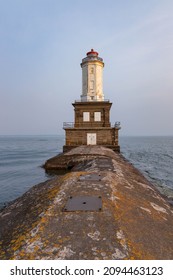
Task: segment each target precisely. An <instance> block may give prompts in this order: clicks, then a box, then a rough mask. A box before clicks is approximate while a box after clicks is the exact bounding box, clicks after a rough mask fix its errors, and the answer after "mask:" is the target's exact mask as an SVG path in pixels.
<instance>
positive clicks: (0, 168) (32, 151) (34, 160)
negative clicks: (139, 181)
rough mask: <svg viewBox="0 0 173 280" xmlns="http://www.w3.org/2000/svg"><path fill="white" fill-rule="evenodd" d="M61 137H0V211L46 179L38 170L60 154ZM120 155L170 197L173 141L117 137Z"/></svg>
mask: <svg viewBox="0 0 173 280" xmlns="http://www.w3.org/2000/svg"><path fill="white" fill-rule="evenodd" d="M63 145H64V136H0V207H2V206H3V205H4V203H8V202H10V201H12V200H14V199H16V198H17V197H19V196H21V195H22V194H23V193H24V192H26V191H27V190H28V189H29V188H31V187H32V186H34V185H36V184H38V183H40V182H44V181H46V180H47V179H49V178H50V176H48V175H47V174H46V173H45V171H44V169H43V168H41V166H42V165H43V164H44V162H45V161H46V160H47V159H48V158H50V157H53V156H55V155H57V154H58V153H61V152H62V146H63ZM120 146H121V153H122V154H123V155H124V156H125V157H126V158H127V159H128V160H129V161H130V162H132V163H133V164H134V165H135V166H136V167H137V168H138V169H139V170H140V171H142V173H143V174H144V175H145V176H146V177H147V178H148V179H149V180H150V181H152V182H153V183H154V185H156V186H157V187H158V188H159V190H160V191H161V192H162V193H164V194H165V195H167V196H172V197H173V173H172V170H173V137H120Z"/></svg>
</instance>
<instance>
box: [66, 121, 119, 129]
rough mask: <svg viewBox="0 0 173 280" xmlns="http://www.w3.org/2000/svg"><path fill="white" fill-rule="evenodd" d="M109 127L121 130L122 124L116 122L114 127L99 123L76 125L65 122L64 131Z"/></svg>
mask: <svg viewBox="0 0 173 280" xmlns="http://www.w3.org/2000/svg"><path fill="white" fill-rule="evenodd" d="M107 127H112V128H115V129H120V128H121V126H120V122H115V124H114V125H113V126H111V125H110V124H107V125H105V124H103V123H99V122H89V123H85V122H81V123H74V122H63V129H68V128H107Z"/></svg>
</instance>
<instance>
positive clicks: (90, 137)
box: [87, 133, 96, 145]
mask: <svg viewBox="0 0 173 280" xmlns="http://www.w3.org/2000/svg"><path fill="white" fill-rule="evenodd" d="M87 145H96V133H87Z"/></svg>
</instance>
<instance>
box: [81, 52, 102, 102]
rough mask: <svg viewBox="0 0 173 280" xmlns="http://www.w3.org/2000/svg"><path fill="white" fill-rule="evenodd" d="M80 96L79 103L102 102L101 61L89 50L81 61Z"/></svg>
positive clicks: (96, 53) (96, 54)
mask: <svg viewBox="0 0 173 280" xmlns="http://www.w3.org/2000/svg"><path fill="white" fill-rule="evenodd" d="M81 67H82V95H81V101H84V102H85V101H104V94H103V78H102V77H103V67H104V63H103V59H102V58H100V57H98V52H96V51H94V50H93V49H91V51H89V52H87V57H85V58H83V59H82V63H81Z"/></svg>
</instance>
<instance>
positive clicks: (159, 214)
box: [0, 146, 173, 260]
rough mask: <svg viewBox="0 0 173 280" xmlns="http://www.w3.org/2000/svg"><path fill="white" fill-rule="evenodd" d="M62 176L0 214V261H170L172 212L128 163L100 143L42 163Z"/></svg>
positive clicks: (172, 234)
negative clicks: (60, 172) (62, 171)
mask: <svg viewBox="0 0 173 280" xmlns="http://www.w3.org/2000/svg"><path fill="white" fill-rule="evenodd" d="M44 167H45V169H46V170H59V169H63V170H66V171H68V172H67V173H66V174H64V175H57V177H55V178H54V179H52V180H49V181H46V182H45V183H41V184H39V185H37V186H34V187H33V188H31V189H30V190H29V191H28V192H27V193H25V194H24V195H23V196H22V197H20V198H18V199H17V200H15V201H14V202H13V203H12V204H11V205H9V206H8V207H7V208H5V209H4V210H3V211H1V213H0V259H50V260H53V259H77V260H79V259H100V260H101V259H105V260H106V259H137V260H141V259H173V208H172V206H171V205H170V204H169V203H168V202H167V201H166V199H165V198H164V197H163V196H161V195H160V194H159V192H158V191H157V190H156V189H155V188H154V186H152V185H151V183H150V182H148V181H147V179H146V178H144V176H143V175H142V174H141V173H140V172H139V171H138V170H137V169H136V168H134V166H133V165H132V164H130V163H129V162H128V161H126V160H125V159H124V158H123V157H122V156H121V155H120V154H118V153H114V152H113V151H112V150H110V149H107V148H105V147H101V146H80V147H78V148H75V149H73V150H71V151H70V152H67V153H65V154H62V155H59V156H56V157H54V158H52V159H50V160H48V161H47V162H46V163H45V166H44Z"/></svg>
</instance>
